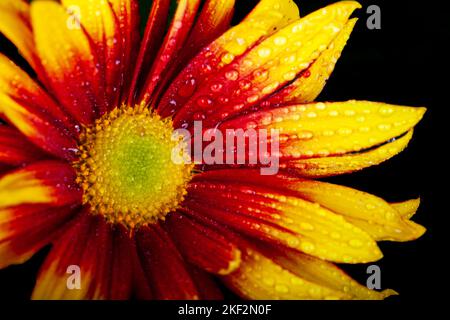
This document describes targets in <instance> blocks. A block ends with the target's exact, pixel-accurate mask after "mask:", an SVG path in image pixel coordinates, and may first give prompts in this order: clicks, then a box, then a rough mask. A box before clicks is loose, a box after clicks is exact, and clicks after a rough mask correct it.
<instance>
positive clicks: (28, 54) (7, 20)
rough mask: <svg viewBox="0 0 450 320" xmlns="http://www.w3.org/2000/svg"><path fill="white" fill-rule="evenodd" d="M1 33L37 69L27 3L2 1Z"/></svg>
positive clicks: (21, 0)
mask: <svg viewBox="0 0 450 320" xmlns="http://www.w3.org/2000/svg"><path fill="white" fill-rule="evenodd" d="M0 33H3V34H4V35H5V36H6V37H7V38H8V39H9V40H11V42H12V43H13V44H14V45H15V46H16V47H17V48H18V49H19V51H20V53H21V54H22V55H23V57H24V58H25V59H26V60H27V61H28V63H30V65H31V66H33V67H35V61H36V56H35V53H34V51H35V47H34V41H33V35H32V32H31V28H30V8H29V4H28V3H27V2H26V1H23V0H2V1H0Z"/></svg>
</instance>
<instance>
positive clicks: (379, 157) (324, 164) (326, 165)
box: [280, 130, 413, 178]
mask: <svg viewBox="0 0 450 320" xmlns="http://www.w3.org/2000/svg"><path fill="white" fill-rule="evenodd" d="M412 135H413V131H412V130H410V131H408V133H407V134H405V135H404V136H402V137H401V138H398V139H395V138H394V139H392V142H388V143H386V144H383V145H381V146H379V147H376V148H373V149H369V150H368V151H363V152H360V153H355V154H350V155H343V156H336V157H325V158H311V159H298V160H293V161H287V162H285V163H282V164H280V168H285V169H288V170H289V169H295V170H296V171H298V173H299V174H300V175H302V176H303V177H309V178H320V177H327V176H335V175H340V174H345V173H349V172H354V171H358V170H361V169H364V168H367V167H370V166H374V165H377V164H380V163H381V162H383V161H386V160H387V159H389V158H392V157H393V156H395V155H396V154H398V153H400V152H401V151H403V150H404V149H405V148H406V146H407V145H408V143H409V141H410V140H411V138H412Z"/></svg>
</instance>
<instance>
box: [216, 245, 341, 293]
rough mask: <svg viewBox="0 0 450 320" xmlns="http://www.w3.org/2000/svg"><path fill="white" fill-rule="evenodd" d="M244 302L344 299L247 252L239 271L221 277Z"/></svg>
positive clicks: (255, 253) (332, 291)
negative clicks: (254, 300)
mask: <svg viewBox="0 0 450 320" xmlns="http://www.w3.org/2000/svg"><path fill="white" fill-rule="evenodd" d="M222 279H223V280H224V282H225V284H226V285H227V286H228V287H230V288H231V289H232V290H233V291H235V292H237V293H238V294H239V295H240V296H242V297H243V298H245V299H256V300H273V299H282V300H303V299H314V300H318V299H346V298H348V296H347V295H346V294H344V293H342V292H339V291H336V290H332V289H329V288H326V287H323V286H320V285H317V284H315V283H312V282H310V281H307V280H304V279H302V278H300V277H298V276H296V275H295V274H293V273H292V272H289V271H288V270H286V269H283V268H282V267H281V266H280V265H278V264H276V263H274V262H273V261H272V260H271V259H269V258H267V257H266V256H264V255H262V254H261V253H259V252H257V251H255V250H252V249H246V250H245V251H244V254H243V257H242V263H241V266H240V267H239V269H238V270H237V271H235V272H233V273H232V274H230V275H228V276H225V277H223V278H222Z"/></svg>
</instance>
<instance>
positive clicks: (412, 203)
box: [390, 198, 420, 219]
mask: <svg viewBox="0 0 450 320" xmlns="http://www.w3.org/2000/svg"><path fill="white" fill-rule="evenodd" d="M390 205H391V207H392V208H394V209H395V210H396V211H397V212H398V213H399V214H400V215H401V216H402V218H404V219H411V217H412V216H413V215H414V214H415V213H416V212H417V209H419V205H420V198H417V199H411V200H407V201H403V202H397V203H391V204H390Z"/></svg>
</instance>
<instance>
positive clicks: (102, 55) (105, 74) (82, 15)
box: [61, 0, 121, 115]
mask: <svg viewBox="0 0 450 320" xmlns="http://www.w3.org/2000/svg"><path fill="white" fill-rule="evenodd" d="M61 4H62V5H63V6H64V8H65V9H66V10H67V11H70V10H71V9H72V8H77V9H76V10H77V12H76V13H75V14H77V15H79V22H80V23H81V26H80V27H82V28H83V30H85V31H86V33H87V34H88V35H89V40H91V41H92V44H93V48H92V50H93V52H95V55H96V56H97V57H98V60H99V61H98V66H99V68H100V69H101V71H100V76H99V78H100V79H101V80H100V81H101V85H102V86H104V88H103V87H102V88H99V89H101V90H102V91H103V92H104V93H103V94H104V96H100V98H101V99H102V100H103V103H102V104H101V105H99V106H98V108H99V110H98V111H99V114H100V115H101V114H104V113H105V112H106V111H107V106H109V107H110V108H111V109H112V107H113V106H114V107H115V106H117V104H118V99H119V94H120V92H119V90H117V83H118V82H119V78H118V77H119V71H120V68H121V66H120V62H121V61H120V60H119V57H120V55H121V50H120V49H121V48H120V45H116V43H117V42H118V41H117V38H118V37H119V26H118V25H117V24H118V23H117V21H116V19H115V16H114V12H113V10H112V7H111V5H110V4H109V3H108V1H107V0H100V1H98V0H62V1H61ZM117 61H118V62H119V63H116V62H117ZM115 86H116V88H115V90H114V87H115Z"/></svg>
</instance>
